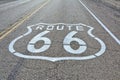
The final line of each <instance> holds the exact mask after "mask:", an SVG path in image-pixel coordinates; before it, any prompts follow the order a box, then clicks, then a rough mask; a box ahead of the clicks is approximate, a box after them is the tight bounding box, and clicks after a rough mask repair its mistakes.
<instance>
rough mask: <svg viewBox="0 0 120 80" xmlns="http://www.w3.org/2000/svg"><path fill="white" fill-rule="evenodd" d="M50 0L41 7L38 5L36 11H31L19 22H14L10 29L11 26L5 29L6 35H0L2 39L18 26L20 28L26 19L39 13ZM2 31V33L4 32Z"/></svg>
mask: <svg viewBox="0 0 120 80" xmlns="http://www.w3.org/2000/svg"><path fill="white" fill-rule="evenodd" d="M49 1H50V0H47V1H46V2H45V3H44V4H43V5H41V6H40V7H38V8H37V9H35V10H34V11H32V12H30V13H29V14H27V15H25V17H23V18H22V19H20V20H19V21H18V22H16V23H14V24H13V25H12V26H10V28H11V29H10V30H9V28H8V29H7V30H8V31H6V30H4V31H3V32H6V33H4V35H2V36H1V37H0V40H2V39H4V38H5V37H6V36H7V35H8V34H10V33H11V32H12V31H14V30H15V29H16V28H18V27H19V26H20V25H22V24H23V23H24V22H25V21H26V20H28V19H29V18H30V17H32V16H33V15H34V14H35V13H37V12H38V11H39V10H40V9H41V8H43V7H44V6H45V5H47V4H48V2H49ZM3 32H1V33H3Z"/></svg>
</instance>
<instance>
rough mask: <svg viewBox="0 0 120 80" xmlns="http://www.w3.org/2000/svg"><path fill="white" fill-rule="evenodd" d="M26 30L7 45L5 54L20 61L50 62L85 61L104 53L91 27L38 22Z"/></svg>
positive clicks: (100, 41)
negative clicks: (18, 58) (36, 60)
mask: <svg viewBox="0 0 120 80" xmlns="http://www.w3.org/2000/svg"><path fill="white" fill-rule="evenodd" d="M27 29H28V31H27V32H26V33H24V34H23V35H21V36H19V37H17V38H15V39H14V40H13V41H12V42H11V43H10V45H9V51H10V52H11V53H12V54H14V55H15V56H18V57H21V58H26V59H40V60H48V61H53V62H55V61H61V60H89V59H94V58H97V57H99V56H101V55H102V54H104V53H105V50H106V45H105V43H104V42H103V41H102V40H101V39H100V38H98V37H96V36H95V35H94V34H92V32H93V30H94V28H93V27H91V26H87V25H85V24H82V23H79V24H65V23H56V24H47V23H38V24H35V25H31V26H28V27H27ZM95 45H97V47H95Z"/></svg>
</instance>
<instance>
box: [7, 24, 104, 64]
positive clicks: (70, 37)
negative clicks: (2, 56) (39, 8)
mask: <svg viewBox="0 0 120 80" xmlns="http://www.w3.org/2000/svg"><path fill="white" fill-rule="evenodd" d="M44 25H48V26H50V25H52V26H55V25H62V26H63V25H66V26H73V25H74V26H78V25H79V26H82V27H85V28H89V30H88V31H87V34H88V35H89V36H90V37H91V38H93V39H94V40H96V41H97V42H98V43H99V45H100V49H99V51H97V52H95V53H94V54H92V55H89V56H88V55H87V56H80V57H47V56H34V55H25V54H24V53H21V52H17V51H16V50H15V48H14V46H15V43H16V42H17V41H18V40H20V39H22V38H24V37H26V36H28V35H30V34H31V33H32V32H33V28H35V27H38V26H44ZM27 29H28V32H27V33H25V34H23V35H21V36H19V37H17V38H15V39H14V40H13V41H12V42H11V43H10V45H9V47H8V48H9V51H10V52H11V53H12V54H13V55H15V56H18V57H21V58H26V59H40V60H48V61H52V62H55V61H61V60H89V59H94V58H97V57H98V56H101V55H102V54H104V53H105V51H106V45H105V43H104V42H103V41H102V40H101V39H100V38H98V37H96V36H94V35H93V34H92V31H93V30H94V28H93V27H91V26H87V25H85V24H82V23H79V24H65V23H56V24H47V23H38V24H35V25H31V26H28V27H27ZM68 31H69V30H68ZM77 32H78V31H71V32H70V33H68V35H67V36H66V37H65V39H64V40H63V46H64V49H65V50H66V52H67V53H71V54H83V53H84V52H85V51H86V49H87V44H86V42H85V41H83V40H81V39H79V38H74V37H73V36H74V35H75V34H76V33H77ZM47 33H49V34H50V31H46V30H45V31H43V32H41V31H40V33H39V34H38V35H37V36H35V37H33V38H32V39H31V40H30V41H29V44H28V46H27V49H28V51H30V52H32V53H39V54H40V53H41V52H44V51H45V50H47V49H49V47H50V45H51V44H52V42H51V40H50V39H49V38H46V37H42V36H44V35H46V34H47ZM39 40H43V41H44V42H45V45H43V47H44V46H46V47H44V48H42V49H41V48H40V49H38V50H37V49H35V47H34V45H35V43H36V42H37V41H39ZM72 41H76V42H78V43H79V45H80V48H78V49H77V50H76V51H75V50H73V49H72V48H71V46H70V45H69V44H70V43H71V42H72ZM31 44H32V45H31ZM46 44H47V45H46ZM66 45H68V46H69V47H68V46H66ZM76 52H77V53H76Z"/></svg>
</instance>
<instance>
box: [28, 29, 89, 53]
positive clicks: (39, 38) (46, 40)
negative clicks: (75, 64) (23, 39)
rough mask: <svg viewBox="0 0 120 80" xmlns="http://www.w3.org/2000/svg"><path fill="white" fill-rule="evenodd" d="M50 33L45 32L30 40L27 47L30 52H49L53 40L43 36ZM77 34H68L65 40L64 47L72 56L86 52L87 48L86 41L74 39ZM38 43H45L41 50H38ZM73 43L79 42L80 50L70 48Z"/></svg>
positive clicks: (73, 32)
mask: <svg viewBox="0 0 120 80" xmlns="http://www.w3.org/2000/svg"><path fill="white" fill-rule="evenodd" d="M49 32H50V31H44V32H41V33H39V34H38V35H36V36H35V37H33V39H32V40H30V42H29V44H28V46H27V49H28V51H29V52H32V53H41V52H44V51H46V50H48V49H49V48H50V45H51V40H50V39H49V38H47V37H43V36H44V35H46V34H48V33H49ZM75 34H77V32H76V31H72V32H70V33H68V35H67V36H66V37H65V38H64V40H63V47H64V49H65V50H66V51H67V52H69V53H71V54H81V53H83V52H85V51H86V49H87V46H86V43H85V41H83V40H81V39H79V38H75V37H73V36H74V35H75ZM38 41H44V45H43V46H42V47H41V48H39V49H36V48H35V44H36V43H37V42H38ZM73 41H75V42H77V43H78V44H79V45H80V46H79V48H78V49H76V50H75V49H73V48H72V47H71V46H70V43H71V42H73Z"/></svg>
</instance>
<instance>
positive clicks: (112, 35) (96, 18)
mask: <svg viewBox="0 0 120 80" xmlns="http://www.w3.org/2000/svg"><path fill="white" fill-rule="evenodd" d="M79 2H80V3H81V4H82V5H83V6H84V7H85V9H86V10H87V11H88V12H89V13H90V14H91V15H92V16H93V17H94V18H95V20H96V21H97V22H98V23H99V24H100V25H101V26H102V27H103V28H104V29H105V30H106V31H107V32H108V33H109V34H110V35H111V37H112V38H113V39H114V40H115V41H116V42H117V43H118V44H119V45H120V40H119V39H118V38H117V37H116V36H115V35H114V34H113V33H112V32H111V31H110V30H109V29H108V28H107V27H106V26H105V25H104V24H103V22H102V21H101V20H100V19H99V18H98V17H97V16H96V15H95V14H94V13H93V12H92V11H91V10H90V9H89V8H88V7H87V6H86V5H85V4H84V3H83V2H82V1H81V0H79Z"/></svg>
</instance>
